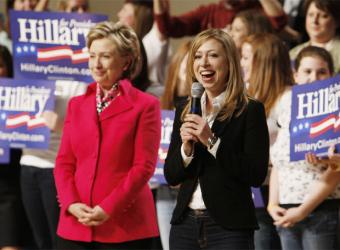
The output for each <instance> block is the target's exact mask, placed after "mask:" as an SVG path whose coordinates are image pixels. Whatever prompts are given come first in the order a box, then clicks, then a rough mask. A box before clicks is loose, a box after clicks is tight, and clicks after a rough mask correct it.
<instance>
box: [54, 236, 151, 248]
mask: <svg viewBox="0 0 340 250" xmlns="http://www.w3.org/2000/svg"><path fill="white" fill-rule="evenodd" d="M152 242H153V238H148V239H142V240H134V241H127V242H122V243H102V242H81V241H72V240H65V239H62V238H60V237H58V247H57V249H59V250H74V249H79V250H95V249H105V250H118V249H119V250H123V249H131V250H146V249H147V250H149V249H152Z"/></svg>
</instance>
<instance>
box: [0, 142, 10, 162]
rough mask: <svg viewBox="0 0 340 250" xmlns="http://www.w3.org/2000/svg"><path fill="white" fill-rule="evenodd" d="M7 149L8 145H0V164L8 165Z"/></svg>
mask: <svg viewBox="0 0 340 250" xmlns="http://www.w3.org/2000/svg"><path fill="white" fill-rule="evenodd" d="M9 158H10V157H9V147H8V145H5V144H4V145H2V144H0V164H3V163H9Z"/></svg>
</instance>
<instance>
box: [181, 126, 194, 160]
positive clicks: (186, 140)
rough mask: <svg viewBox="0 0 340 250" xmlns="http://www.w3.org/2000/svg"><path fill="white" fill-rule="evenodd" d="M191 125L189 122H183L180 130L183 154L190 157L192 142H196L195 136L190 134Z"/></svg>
mask: <svg viewBox="0 0 340 250" xmlns="http://www.w3.org/2000/svg"><path fill="white" fill-rule="evenodd" d="M191 127H192V124H191V123H189V122H184V123H183V124H182V126H181V128H180V135H181V139H182V143H183V149H184V153H185V154H186V155H187V156H190V155H191V154H192V151H193V142H198V139H197V137H196V136H194V135H193V134H192V133H191V130H192V128H191Z"/></svg>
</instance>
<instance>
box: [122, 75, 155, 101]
mask: <svg viewBox="0 0 340 250" xmlns="http://www.w3.org/2000/svg"><path fill="white" fill-rule="evenodd" d="M121 86H122V88H123V91H124V94H126V95H127V96H128V97H129V98H130V100H131V102H132V103H133V104H136V103H138V105H142V106H143V105H158V106H160V102H159V100H158V99H157V98H156V97H155V96H153V95H151V94H148V93H145V92H143V91H141V90H139V89H137V88H135V87H133V86H132V84H131V82H130V81H129V80H126V79H125V80H122V81H121Z"/></svg>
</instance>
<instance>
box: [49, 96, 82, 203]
mask: <svg viewBox="0 0 340 250" xmlns="http://www.w3.org/2000/svg"><path fill="white" fill-rule="evenodd" d="M72 105H73V99H71V100H70V102H69V104H68V108H67V113H66V118H65V122H64V128H63V135H62V139H61V144H60V147H59V152H58V155H57V158H56V166H55V168H54V178H55V183H56V188H57V193H58V200H59V203H60V205H61V207H62V209H67V208H68V207H69V206H70V205H71V204H72V203H75V202H78V201H80V198H79V195H78V191H77V188H76V186H75V183H74V174H75V170H76V157H75V155H74V153H73V149H72V146H71V141H70V140H71V135H70V134H71V117H72Z"/></svg>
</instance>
